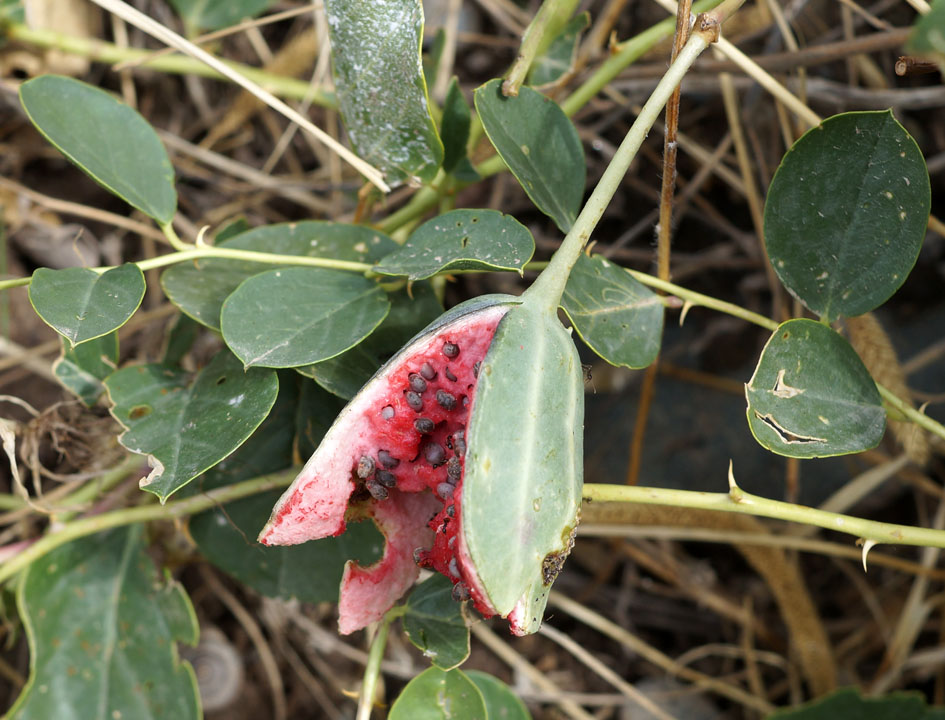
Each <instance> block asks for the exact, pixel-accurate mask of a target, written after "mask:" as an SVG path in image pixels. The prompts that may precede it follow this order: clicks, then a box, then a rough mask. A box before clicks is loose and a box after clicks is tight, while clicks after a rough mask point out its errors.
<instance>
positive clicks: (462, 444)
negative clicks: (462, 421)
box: [453, 430, 466, 457]
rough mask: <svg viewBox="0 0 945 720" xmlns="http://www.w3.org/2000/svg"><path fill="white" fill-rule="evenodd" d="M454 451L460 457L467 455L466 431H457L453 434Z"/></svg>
mask: <svg viewBox="0 0 945 720" xmlns="http://www.w3.org/2000/svg"><path fill="white" fill-rule="evenodd" d="M453 450H454V451H455V452H456V454H457V455H458V456H459V457H463V456H464V455H465V454H466V433H465V432H464V431H462V430H457V431H456V432H454V433H453Z"/></svg>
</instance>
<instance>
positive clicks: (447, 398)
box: [436, 390, 456, 410]
mask: <svg viewBox="0 0 945 720" xmlns="http://www.w3.org/2000/svg"><path fill="white" fill-rule="evenodd" d="M436 402H437V403H438V404H439V406H440V407H441V408H443V409H444V410H455V409H456V396H455V395H453V394H452V393H448V392H446V390H437V391H436Z"/></svg>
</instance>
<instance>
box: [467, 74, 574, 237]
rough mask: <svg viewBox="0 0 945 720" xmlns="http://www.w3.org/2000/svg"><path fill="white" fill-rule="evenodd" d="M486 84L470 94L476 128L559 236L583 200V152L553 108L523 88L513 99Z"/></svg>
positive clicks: (554, 105)
mask: <svg viewBox="0 0 945 720" xmlns="http://www.w3.org/2000/svg"><path fill="white" fill-rule="evenodd" d="M501 88H502V81H501V80H490V81H489V82H487V83H486V84H485V85H483V86H482V87H480V88H478V89H477V90H476V93H475V101H476V111H477V112H478V113H479V118H480V119H481V120H482V125H483V127H484V128H485V130H486V134H487V135H488V136H489V140H491V141H492V144H493V145H494V146H495V149H496V150H497V151H498V153H499V155H500V156H501V157H502V160H503V161H505V164H506V165H508V166H509V170H511V171H512V174H513V175H514V176H515V177H516V179H517V180H518V181H519V183H521V185H522V187H523V188H524V189H525V192H526V193H528V197H530V198H531V200H532V202H533V203H535V205H536V206H537V207H538V209H539V210H541V211H542V212H543V213H545V215H547V216H548V217H550V218H551V219H552V220H554V221H555V223H556V224H557V225H558V227H559V228H560V229H561V232H567V231H568V230H570V229H571V225H573V224H574V220H575V219H576V218H577V214H578V211H579V210H580V209H581V200H582V199H583V197H584V181H585V175H586V170H585V166H584V148H583V147H582V146H581V139H580V138H579V137H578V133H577V130H576V129H575V127H574V124H573V123H572V122H571V120H569V119H568V116H567V115H565V114H564V111H563V110H562V109H561V108H560V107H558V105H557V103H555V102H554V101H553V100H549V99H548V98H546V97H545V96H544V95H542V94H541V93H539V92H537V91H535V90H532V89H531V88H528V87H523V88H521V90H520V91H519V94H518V97H505V96H504V95H503V94H502V89H501Z"/></svg>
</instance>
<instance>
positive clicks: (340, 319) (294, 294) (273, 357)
mask: <svg viewBox="0 0 945 720" xmlns="http://www.w3.org/2000/svg"><path fill="white" fill-rule="evenodd" d="M389 309H390V302H388V300H387V295H386V294H385V293H384V291H383V290H382V289H381V288H380V286H379V285H378V284H377V283H375V282H373V281H371V280H368V279H367V278H364V277H362V276H359V275H353V274H350V273H345V272H340V271H337V270H323V269H321V268H308V267H296V268H283V269H278V270H270V271H269V272H265V273H260V274H259V275H254V276H253V277H251V278H249V279H248V280H245V281H244V282H243V283H242V284H241V285H240V286H239V287H238V288H237V289H236V290H235V291H234V292H233V294H232V295H230V296H229V297H228V298H227V299H226V301H225V302H224V303H223V311H222V312H221V314H220V329H221V330H222V331H223V339H224V340H225V341H226V343H227V345H229V346H230V349H231V350H232V351H233V352H234V353H235V354H236V356H237V357H238V358H240V360H242V361H243V363H244V364H245V365H246V366H247V367H251V366H254V365H258V366H262V367H276V368H280V367H298V366H300V365H309V364H311V363H315V362H319V361H321V360H327V359H328V358H331V357H335V356H336V355H340V354H341V353H343V352H344V351H345V350H347V349H349V348H351V347H354V346H355V345H357V344H358V343H359V342H361V340H363V339H364V338H366V337H367V336H368V335H370V334H371V332H372V331H373V330H374V328H376V327H377V326H378V325H379V324H380V323H381V321H382V320H383V319H384V317H385V316H386V315H387V311H388V310H389Z"/></svg>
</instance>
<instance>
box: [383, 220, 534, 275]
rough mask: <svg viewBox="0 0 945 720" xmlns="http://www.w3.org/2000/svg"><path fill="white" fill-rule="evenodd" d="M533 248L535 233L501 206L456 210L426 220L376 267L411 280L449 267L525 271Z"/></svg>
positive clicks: (386, 273) (386, 272) (456, 268)
mask: <svg viewBox="0 0 945 720" xmlns="http://www.w3.org/2000/svg"><path fill="white" fill-rule="evenodd" d="M534 252H535V240H534V238H533V237H532V234H531V233H530V232H529V231H528V228H526V227H525V226H524V225H522V224H521V223H519V222H518V221H517V220H516V219H515V218H513V217H512V216H511V215H503V214H502V213H500V212H498V211H496V210H452V211H451V212H448V213H444V214H443V215H439V216H437V217H435V218H433V219H432V220H428V221H427V222H425V223H423V225H421V226H420V227H418V228H417V229H416V230H415V231H414V232H413V234H412V235H411V236H410V237H409V238H407V242H406V243H405V244H404V246H403V247H402V248H400V249H399V250H395V251H394V252H392V253H391V254H390V255H388V256H387V257H385V258H384V259H383V260H381V262H380V263H378V265H377V267H376V268H374V270H375V271H376V272H379V273H384V274H385V275H407V276H408V277H409V278H410V279H411V280H423V279H425V278H428V277H432V276H433V275H436V273H438V272H442V271H446V270H516V271H518V272H522V268H523V267H524V266H525V263H527V262H528V261H529V260H530V259H531V257H532V255H533V254H534Z"/></svg>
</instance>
